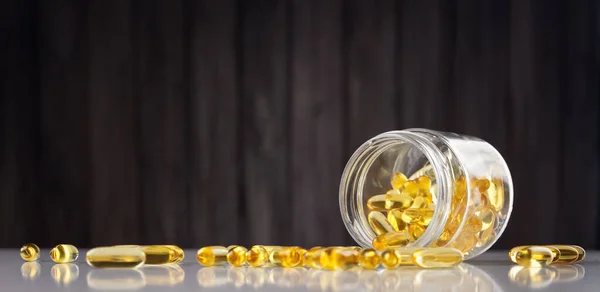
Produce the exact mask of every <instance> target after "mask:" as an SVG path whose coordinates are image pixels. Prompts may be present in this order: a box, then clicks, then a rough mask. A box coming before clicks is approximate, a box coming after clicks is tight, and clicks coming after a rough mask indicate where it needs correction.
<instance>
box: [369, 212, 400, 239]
mask: <svg viewBox="0 0 600 292" xmlns="http://www.w3.org/2000/svg"><path fill="white" fill-rule="evenodd" d="M368 220H369V225H371V228H372V229H373V231H375V233H376V234H377V235H381V234H385V233H389V232H395V231H396V230H395V229H394V227H392V225H391V224H390V222H388V220H387V218H386V217H385V215H383V213H381V212H379V211H371V212H370V213H369V216H368Z"/></svg>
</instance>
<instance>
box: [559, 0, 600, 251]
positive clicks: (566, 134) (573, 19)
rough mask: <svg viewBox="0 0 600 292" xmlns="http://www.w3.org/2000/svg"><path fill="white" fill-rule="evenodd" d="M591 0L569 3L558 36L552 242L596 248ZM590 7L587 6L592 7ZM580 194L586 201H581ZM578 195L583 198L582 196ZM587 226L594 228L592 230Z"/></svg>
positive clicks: (596, 141)
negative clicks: (557, 137)
mask: <svg viewBox="0 0 600 292" xmlns="http://www.w3.org/2000/svg"><path fill="white" fill-rule="evenodd" d="M594 5H596V6H598V3H597V2H593V1H570V2H568V3H567V7H566V8H565V9H564V10H563V13H564V14H565V16H564V18H565V19H564V25H565V27H564V28H563V30H562V35H561V38H560V39H561V41H560V42H561V46H562V49H563V52H562V53H563V57H562V58H561V61H562V62H561V63H562V64H561V69H562V70H561V80H562V82H561V88H562V90H561V104H560V105H561V118H560V129H561V130H560V132H561V139H562V141H561V142H562V149H561V150H562V155H561V157H560V159H559V161H558V163H559V165H560V166H561V179H560V181H561V188H560V189H559V190H558V196H557V211H556V213H557V215H558V216H557V219H558V220H557V222H556V224H554V226H553V227H554V228H556V238H555V241H556V242H570V243H574V244H580V245H582V246H584V247H586V248H594V247H598V236H600V233H599V232H598V225H597V222H599V219H598V208H599V205H598V203H599V200H598V194H599V187H598V177H599V173H598V163H600V157H599V156H600V155H599V154H598V150H599V149H600V144H599V137H598V136H599V135H600V134H599V133H600V129H599V127H600V121H599V114H600V112H599V111H600V104H599V96H600V95H599V93H598V88H599V84H598V82H599V81H600V78H599V75H598V73H599V69H598V68H599V67H598V64H600V62H599V61H600V60H599V59H598V49H600V47H599V46H598V35H597V33H598V28H599V26H597V23H596V21H597V19H598V15H597V14H596V13H597V11H596V10H595V9H593V8H594ZM591 8H592V9H591ZM583 198H585V199H583ZM581 199H583V200H581ZM592 226H596V228H593V227H592Z"/></svg>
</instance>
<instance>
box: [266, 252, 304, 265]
mask: <svg viewBox="0 0 600 292" xmlns="http://www.w3.org/2000/svg"><path fill="white" fill-rule="evenodd" d="M269 260H270V261H271V263H272V264H274V265H277V266H282V267H284V268H292V267H297V266H298V265H300V263H301V262H302V255H301V253H300V252H298V250H297V248H296V247H284V248H282V249H279V250H275V251H273V252H272V253H271V254H270V257H269Z"/></svg>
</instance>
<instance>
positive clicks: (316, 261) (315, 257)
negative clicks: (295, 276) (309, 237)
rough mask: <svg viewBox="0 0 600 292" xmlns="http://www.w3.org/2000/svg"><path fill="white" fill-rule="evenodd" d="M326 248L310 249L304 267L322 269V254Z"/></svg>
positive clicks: (305, 257) (305, 256)
mask: <svg viewBox="0 0 600 292" xmlns="http://www.w3.org/2000/svg"><path fill="white" fill-rule="evenodd" d="M324 250H325V248H323V247H320V246H317V247H313V248H311V249H309V250H308V251H307V252H306V254H305V255H304V265H305V266H307V267H309V268H311V269H322V268H323V267H322V266H321V254H322V253H323V251H324Z"/></svg>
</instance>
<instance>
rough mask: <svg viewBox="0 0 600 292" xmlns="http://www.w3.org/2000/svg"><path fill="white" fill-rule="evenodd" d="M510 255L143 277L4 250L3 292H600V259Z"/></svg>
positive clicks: (594, 255)
mask: <svg viewBox="0 0 600 292" xmlns="http://www.w3.org/2000/svg"><path fill="white" fill-rule="evenodd" d="M506 254H507V253H506V252H497V251H494V252H487V253H485V254H484V255H481V256H479V257H477V258H476V259H474V260H471V261H468V262H465V263H463V264H461V265H459V266H458V267H456V268H452V269H437V270H425V269H417V268H415V267H407V268H400V269H397V270H391V271H388V270H383V269H380V270H375V271H368V270H361V269H356V270H351V271H321V270H310V269H304V268H290V269H284V268H274V267H272V268H229V267H210V268H205V267H201V266H200V265H199V264H198V263H197V262H196V259H195V250H186V255H187V256H186V258H185V260H184V261H183V263H182V264H180V265H173V266H145V267H142V268H140V269H137V270H109V269H95V268H91V267H90V266H88V265H87V263H85V260H84V258H85V251H84V250H82V251H81V255H80V259H79V260H78V261H77V262H76V263H73V264H55V263H54V262H52V261H51V260H50V258H49V256H48V250H43V251H42V257H41V258H40V260H39V261H37V262H24V261H23V260H22V259H21V258H20V257H19V251H18V250H17V249H14V250H13V249H4V250H2V249H0V291H3V292H5V291H48V292H51V291H126V290H127V291H134V290H135V291H178V292H186V291H255V290H265V291H386V292H387V291H396V290H398V291H505V292H509V291H533V290H535V291H600V252H588V255H587V256H586V259H585V260H584V261H583V262H581V263H580V264H574V265H562V266H558V265H556V266H550V267H548V268H542V269H535V268H522V267H519V266H516V265H514V264H512V263H511V262H510V261H509V260H508V258H507V255H506Z"/></svg>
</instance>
